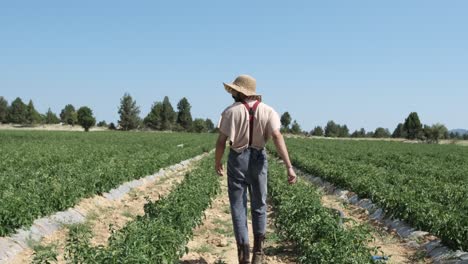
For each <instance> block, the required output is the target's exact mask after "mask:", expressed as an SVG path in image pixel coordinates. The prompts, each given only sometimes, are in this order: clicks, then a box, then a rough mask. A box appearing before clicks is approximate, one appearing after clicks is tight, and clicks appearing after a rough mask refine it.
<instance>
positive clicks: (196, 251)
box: [180, 178, 296, 264]
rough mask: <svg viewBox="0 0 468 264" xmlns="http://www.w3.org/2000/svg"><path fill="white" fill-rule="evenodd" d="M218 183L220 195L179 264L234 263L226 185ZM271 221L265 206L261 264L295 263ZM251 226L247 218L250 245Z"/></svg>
mask: <svg viewBox="0 0 468 264" xmlns="http://www.w3.org/2000/svg"><path fill="white" fill-rule="evenodd" d="M220 180H221V181H222V183H221V189H222V192H221V194H220V195H219V196H218V197H217V198H216V199H215V200H214V202H213V205H212V207H211V208H209V209H208V210H206V211H205V215H206V219H205V221H204V222H203V225H201V226H199V227H198V228H196V230H195V232H194V238H193V240H192V241H190V242H189V244H188V245H187V246H188V248H189V253H188V254H186V255H185V256H183V257H182V259H181V262H180V263H181V264H198V263H200V264H203V263H208V264H213V263H217V264H218V263H219V264H221V263H226V264H236V263H238V261H237V247H236V241H235V238H234V233H233V232H234V231H233V229H232V222H231V214H230V208H229V198H228V194H227V182H226V178H222V179H220ZM272 218H273V212H272V210H271V208H270V207H269V209H268V218H267V219H268V225H267V234H266V240H265V261H264V263H271V264H280V263H283V264H289V263H296V262H295V261H294V257H293V256H292V254H291V253H290V248H289V247H288V245H285V244H283V243H281V242H280V240H279V238H278V236H277V235H276V234H275V230H274V226H273V222H272ZM251 224H252V222H251V220H250V217H249V237H250V241H251V243H253V234H252V230H251ZM252 246H253V245H251V247H252Z"/></svg>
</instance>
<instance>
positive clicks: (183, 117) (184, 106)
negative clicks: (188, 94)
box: [177, 97, 192, 131]
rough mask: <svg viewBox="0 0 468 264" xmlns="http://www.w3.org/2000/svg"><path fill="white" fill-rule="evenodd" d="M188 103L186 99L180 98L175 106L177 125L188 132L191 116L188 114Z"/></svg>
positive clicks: (189, 107)
mask: <svg viewBox="0 0 468 264" xmlns="http://www.w3.org/2000/svg"><path fill="white" fill-rule="evenodd" d="M191 108H192V106H190V103H189V101H188V100H187V98H185V97H184V98H182V99H181V100H180V101H179V103H178V104H177V110H178V112H177V124H178V125H179V126H180V127H181V128H182V129H183V130H185V131H189V130H190V128H191V126H192V114H191V113H190V109H191Z"/></svg>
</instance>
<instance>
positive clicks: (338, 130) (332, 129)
mask: <svg viewBox="0 0 468 264" xmlns="http://www.w3.org/2000/svg"><path fill="white" fill-rule="evenodd" d="M325 136H326V137H349V129H348V126H346V125H343V126H340V125H339V124H336V123H335V122H334V121H333V120H332V121H328V123H327V126H326V127H325Z"/></svg>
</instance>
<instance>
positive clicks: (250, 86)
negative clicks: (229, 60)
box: [223, 75, 261, 97]
mask: <svg viewBox="0 0 468 264" xmlns="http://www.w3.org/2000/svg"><path fill="white" fill-rule="evenodd" d="M223 84H224V88H225V89H226V91H227V92H228V93H230V94H232V92H233V91H236V92H239V93H241V94H244V95H245V96H259V97H260V96H261V95H259V94H257V81H256V80H255V79H254V78H253V77H252V76H249V75H240V76H239V77H237V78H236V79H235V80H234V82H232V83H223Z"/></svg>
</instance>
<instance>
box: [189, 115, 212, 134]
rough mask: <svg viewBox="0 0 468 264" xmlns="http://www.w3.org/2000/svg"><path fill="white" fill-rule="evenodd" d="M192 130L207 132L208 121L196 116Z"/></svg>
mask: <svg viewBox="0 0 468 264" xmlns="http://www.w3.org/2000/svg"><path fill="white" fill-rule="evenodd" d="M192 131H193V132H196V133H202V132H207V131H208V130H207V128H206V121H205V120H204V119H202V118H195V120H193V124H192Z"/></svg>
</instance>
